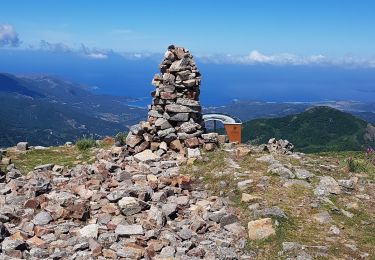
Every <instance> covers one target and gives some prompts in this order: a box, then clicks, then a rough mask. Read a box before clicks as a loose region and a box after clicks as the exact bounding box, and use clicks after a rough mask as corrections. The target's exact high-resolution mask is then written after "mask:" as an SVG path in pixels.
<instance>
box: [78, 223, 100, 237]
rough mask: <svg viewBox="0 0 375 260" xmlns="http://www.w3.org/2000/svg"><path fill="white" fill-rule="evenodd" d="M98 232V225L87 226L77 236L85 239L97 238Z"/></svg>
mask: <svg viewBox="0 0 375 260" xmlns="http://www.w3.org/2000/svg"><path fill="white" fill-rule="evenodd" d="M98 232H99V225H98V224H90V225H87V226H85V227H83V228H81V229H80V230H79V234H80V235H81V237H87V238H90V237H91V238H97V237H98Z"/></svg>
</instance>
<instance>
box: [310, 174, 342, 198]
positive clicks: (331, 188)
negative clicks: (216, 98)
mask: <svg viewBox="0 0 375 260" xmlns="http://www.w3.org/2000/svg"><path fill="white" fill-rule="evenodd" d="M340 193H341V188H340V185H339V184H338V183H337V182H336V180H335V179H334V178H332V177H331V176H324V177H322V178H321V179H320V182H319V184H318V186H317V187H316V189H315V190H314V194H315V195H316V196H328V195H330V194H340Z"/></svg>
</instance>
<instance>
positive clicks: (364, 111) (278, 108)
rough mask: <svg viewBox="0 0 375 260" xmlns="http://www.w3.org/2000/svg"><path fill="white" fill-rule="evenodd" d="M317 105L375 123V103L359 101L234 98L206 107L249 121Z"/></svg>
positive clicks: (278, 115)
mask: <svg viewBox="0 0 375 260" xmlns="http://www.w3.org/2000/svg"><path fill="white" fill-rule="evenodd" d="M316 106H328V107H332V108H335V109H338V110H341V111H345V112H348V113H350V114H352V115H355V116H357V117H359V118H361V119H363V120H365V121H367V122H369V123H372V124H375V103H366V102H358V101H322V102H264V101H254V100H234V101H232V102H231V103H229V104H226V105H222V106H210V107H205V108H204V112H205V113H224V114H228V115H232V116H235V117H238V118H240V119H241V120H242V121H249V120H252V119H256V118H275V117H282V116H287V115H294V114H298V113H301V112H303V111H305V110H306V109H307V108H310V107H316Z"/></svg>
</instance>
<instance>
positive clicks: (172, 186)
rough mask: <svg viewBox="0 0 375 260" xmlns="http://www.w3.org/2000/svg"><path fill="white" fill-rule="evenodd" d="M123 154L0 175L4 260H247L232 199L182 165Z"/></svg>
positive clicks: (11, 170)
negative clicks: (213, 192)
mask: <svg viewBox="0 0 375 260" xmlns="http://www.w3.org/2000/svg"><path fill="white" fill-rule="evenodd" d="M124 150H125V148H124V147H113V148H112V150H111V151H107V150H101V151H99V152H98V154H97V161H96V162H94V163H92V164H89V165H78V166H76V167H74V168H72V169H66V168H65V167H62V166H58V165H52V164H48V165H42V166H38V167H35V169H34V170H33V171H32V172H30V173H28V174H26V175H23V174H21V172H20V171H19V170H17V169H16V168H15V167H14V166H13V165H9V166H8V167H7V169H6V170H5V171H1V170H0V209H1V210H0V258H1V259H2V257H13V258H17V259H19V258H26V259H43V258H45V259H47V258H48V259H119V258H121V259H248V258H246V255H244V254H245V253H244V250H243V248H244V246H245V243H246V232H245V228H244V227H242V226H241V224H240V221H239V219H238V218H237V216H236V213H235V212H236V211H235V210H234V209H232V208H231V207H230V206H229V200H228V199H227V198H223V197H217V196H210V195H209V193H208V192H207V191H204V190H202V189H201V188H199V187H195V185H194V183H193V182H192V181H191V179H190V177H189V176H184V175H179V173H178V172H179V166H178V164H179V162H178V161H175V160H174V161H171V160H163V159H161V160H160V161H154V160H147V161H146V162H137V160H136V159H135V157H133V156H130V157H124V156H123V154H124ZM184 160H187V159H186V158H185V159H184ZM5 259H8V258H5Z"/></svg>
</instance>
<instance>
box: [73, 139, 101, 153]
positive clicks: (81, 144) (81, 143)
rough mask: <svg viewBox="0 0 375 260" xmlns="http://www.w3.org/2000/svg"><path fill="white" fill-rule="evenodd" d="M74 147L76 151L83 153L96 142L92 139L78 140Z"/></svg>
mask: <svg viewBox="0 0 375 260" xmlns="http://www.w3.org/2000/svg"><path fill="white" fill-rule="evenodd" d="M76 146H77V148H78V150H80V151H85V150H87V149H89V148H91V147H95V146H96V141H95V140H94V139H91V138H82V139H78V140H77V141H76Z"/></svg>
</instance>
